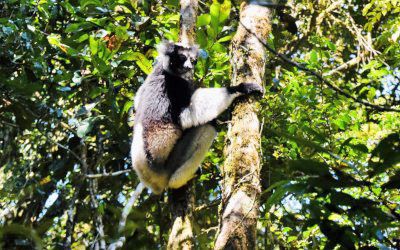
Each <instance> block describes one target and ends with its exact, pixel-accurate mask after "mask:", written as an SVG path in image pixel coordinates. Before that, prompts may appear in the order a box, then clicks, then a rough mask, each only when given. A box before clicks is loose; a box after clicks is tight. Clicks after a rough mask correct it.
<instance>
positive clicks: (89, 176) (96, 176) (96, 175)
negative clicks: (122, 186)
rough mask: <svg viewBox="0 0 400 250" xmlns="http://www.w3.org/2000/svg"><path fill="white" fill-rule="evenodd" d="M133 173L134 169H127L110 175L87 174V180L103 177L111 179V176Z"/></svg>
mask: <svg viewBox="0 0 400 250" xmlns="http://www.w3.org/2000/svg"><path fill="white" fill-rule="evenodd" d="M130 172H132V169H125V170H120V171H116V172H110V173H107V172H105V173H102V174H87V175H86V177H87V178H102V177H110V176H118V175H121V174H126V173H130Z"/></svg>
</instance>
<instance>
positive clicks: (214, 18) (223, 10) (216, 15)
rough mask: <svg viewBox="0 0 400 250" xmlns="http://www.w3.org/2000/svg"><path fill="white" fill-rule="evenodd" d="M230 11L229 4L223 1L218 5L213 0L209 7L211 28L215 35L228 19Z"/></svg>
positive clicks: (225, 0) (227, 1) (227, 0)
mask: <svg viewBox="0 0 400 250" xmlns="http://www.w3.org/2000/svg"><path fill="white" fill-rule="evenodd" d="M230 11H231V2H230V1H229V0H224V2H223V3H222V4H220V3H219V2H218V1H217V0H214V1H213V3H212V4H211V6H210V15H211V27H212V28H213V29H214V31H215V32H216V34H218V33H219V32H220V31H221V30H222V26H223V23H224V21H225V20H226V19H227V18H228V17H229V14H230Z"/></svg>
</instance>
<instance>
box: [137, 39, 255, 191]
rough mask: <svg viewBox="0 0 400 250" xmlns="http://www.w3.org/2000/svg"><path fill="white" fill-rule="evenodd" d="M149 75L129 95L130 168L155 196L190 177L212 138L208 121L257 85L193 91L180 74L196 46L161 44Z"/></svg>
mask: <svg viewBox="0 0 400 250" xmlns="http://www.w3.org/2000/svg"><path fill="white" fill-rule="evenodd" d="M158 53H159V55H158V57H157V59H156V61H157V62H156V64H155V65H154V68H153V71H152V72H151V74H149V76H148V77H147V78H146V80H145V82H144V84H143V85H142V86H141V87H140V88H139V90H138V92H137V94H136V96H135V109H136V116H135V126H134V133H133V141H132V147H131V155H132V164H133V168H134V169H135V171H136V173H137V175H138V176H139V179H140V180H141V181H142V182H143V184H144V185H145V186H147V187H149V188H151V189H152V191H153V192H154V193H155V194H159V193H161V192H163V190H164V189H165V188H179V187H181V186H183V185H185V184H186V183H187V182H188V181H189V180H190V179H191V178H193V176H194V174H195V173H196V170H197V169H198V167H199V166H200V164H201V162H202V161H203V159H204V157H205V154H206V153H207V150H208V149H209V148H210V146H211V144H212V141H213V140H214V137H215V136H216V130H215V128H214V127H213V126H212V125H211V124H210V123H209V122H210V121H212V120H214V119H215V118H217V117H218V115H219V114H221V113H222V112H223V111H224V110H226V109H227V108H228V107H229V105H230V104H231V103H232V101H233V100H234V99H235V98H236V97H238V96H241V95H250V94H260V93H262V87H261V86H259V85H257V84H254V83H242V84H240V85H238V86H234V87H226V88H196V87H195V86H194V84H193V83H192V82H191V81H188V80H186V79H187V78H186V75H187V74H188V73H189V72H190V71H191V70H192V69H193V67H194V65H195V64H196V60H197V56H198V47H197V46H190V47H188V46H184V45H182V44H179V43H173V42H163V43H161V44H160V45H159V47H158Z"/></svg>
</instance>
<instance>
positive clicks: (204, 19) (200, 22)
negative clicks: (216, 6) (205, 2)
mask: <svg viewBox="0 0 400 250" xmlns="http://www.w3.org/2000/svg"><path fill="white" fill-rule="evenodd" d="M210 21H211V16H210V14H202V15H200V16H198V17H197V22H196V25H197V27H201V26H205V25H208V24H210Z"/></svg>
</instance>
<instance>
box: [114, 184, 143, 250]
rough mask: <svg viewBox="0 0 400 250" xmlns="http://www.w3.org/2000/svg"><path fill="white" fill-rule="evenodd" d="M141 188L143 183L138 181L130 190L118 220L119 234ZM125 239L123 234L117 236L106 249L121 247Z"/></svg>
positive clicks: (123, 228)
mask: <svg viewBox="0 0 400 250" xmlns="http://www.w3.org/2000/svg"><path fill="white" fill-rule="evenodd" d="M143 189H144V185H143V183H139V184H138V185H137V186H136V189H135V191H132V192H131V196H130V198H129V200H128V202H127V203H126V205H125V207H124V209H123V210H122V214H121V219H120V220H119V224H118V233H119V234H120V235H121V234H122V233H123V231H124V230H125V227H126V219H127V218H128V215H129V213H130V212H131V210H132V206H133V204H134V203H135V201H136V199H137V198H138V197H139V196H140V194H141V193H142V191H143ZM125 240H126V237H125V236H121V237H119V238H118V240H116V241H114V242H113V243H111V244H110V245H109V246H108V250H115V249H118V248H120V247H122V246H123V245H124V243H125Z"/></svg>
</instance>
